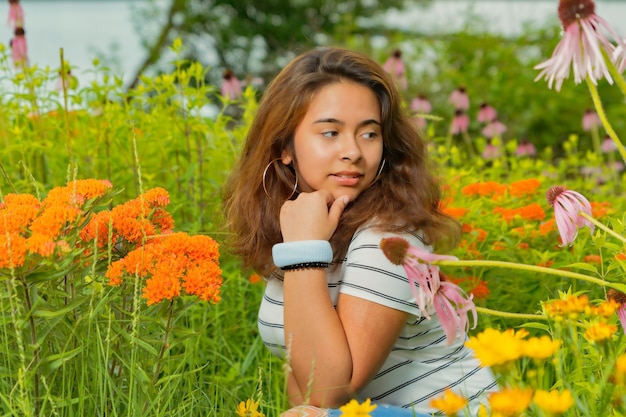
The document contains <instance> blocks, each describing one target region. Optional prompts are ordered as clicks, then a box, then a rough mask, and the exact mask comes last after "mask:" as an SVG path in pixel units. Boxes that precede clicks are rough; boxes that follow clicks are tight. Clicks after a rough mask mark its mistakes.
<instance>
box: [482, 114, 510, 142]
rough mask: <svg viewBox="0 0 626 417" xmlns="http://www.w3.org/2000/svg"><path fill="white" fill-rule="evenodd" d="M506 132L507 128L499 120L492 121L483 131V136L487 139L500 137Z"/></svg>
mask: <svg viewBox="0 0 626 417" xmlns="http://www.w3.org/2000/svg"><path fill="white" fill-rule="evenodd" d="M504 132H506V126H505V125H504V124H503V123H502V122H500V121H499V120H497V119H493V120H491V121H490V122H489V123H488V124H487V126H485V127H483V130H482V134H483V136H484V137H486V138H495V137H500V136H502V134H503V133H504Z"/></svg>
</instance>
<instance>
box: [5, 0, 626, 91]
mask: <svg viewBox="0 0 626 417" xmlns="http://www.w3.org/2000/svg"><path fill="white" fill-rule="evenodd" d="M21 3H22V7H23V9H24V14H25V29H26V39H27V41H28V48H29V58H30V63H31V64H37V65H39V66H43V67H45V66H50V67H51V68H58V67H59V66H60V58H59V49H60V48H63V50H64V56H65V60H66V61H69V62H70V64H71V65H72V66H75V67H77V68H78V72H77V73H76V74H75V75H76V76H78V77H79V81H80V80H81V78H83V79H84V78H88V77H89V75H88V74H87V73H85V71H86V70H88V69H90V68H91V67H92V60H93V58H94V57H96V56H103V57H105V58H108V64H109V65H110V66H111V67H112V69H113V70H114V71H115V73H117V74H119V75H120V76H122V77H123V79H124V82H125V83H128V82H129V81H130V78H132V77H133V75H134V72H135V71H136V70H137V69H138V67H139V66H140V64H141V62H142V60H143V59H144V58H145V56H144V54H145V52H144V50H143V48H142V46H141V44H140V38H139V35H138V34H137V33H136V31H135V29H134V26H133V19H132V17H133V9H134V8H137V7H139V6H141V4H142V3H143V0H100V1H98V0H80V1H56V0H22V2H21ZM168 3H169V1H166V0H160V4H162V5H163V6H165V5H167V4H168ZM596 4H597V7H596V12H597V13H598V14H599V15H600V16H602V17H604V18H605V19H606V20H607V21H608V22H609V23H610V24H611V25H612V26H613V27H614V28H615V29H616V30H617V31H618V33H619V34H621V35H623V36H626V2H624V1H609V0H606V1H596ZM557 6H558V0H534V1H532V0H530V1H516V0H500V1H497V0H475V1H472V0H435V1H434V2H433V5H432V6H431V7H430V8H428V9H425V10H424V9H420V8H415V9H413V10H411V11H409V12H403V13H398V12H397V11H394V10H390V11H388V12H387V13H386V14H385V15H384V17H383V18H382V19H383V21H384V22H385V23H386V24H388V25H390V26H396V27H399V28H404V29H413V28H418V29H419V31H421V32H431V33H443V32H450V31H455V30H458V29H460V28H462V27H463V25H464V24H465V22H466V21H467V19H468V17H469V18H471V16H473V15H476V16H480V17H482V18H483V19H485V20H487V21H488V22H489V29H490V30H491V31H493V32H497V33H503V34H507V35H512V34H516V33H519V32H520V31H521V30H522V28H523V25H524V23H525V22H533V23H536V24H538V25H542V24H546V23H554V24H557V23H558V18H557V15H556V9H557ZM7 14H8V3H7V2H3V4H2V6H0V17H1V16H3V15H4V16H6V15H7ZM150 26H155V25H154V24H153V23H152V22H151V23H150ZM11 37H12V33H11V31H10V29H9V27H8V26H6V25H5V32H4V36H3V39H0V42H1V43H4V44H5V45H8V43H9V40H10V39H11ZM209 64H210V63H209Z"/></svg>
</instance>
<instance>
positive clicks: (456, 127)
mask: <svg viewBox="0 0 626 417" xmlns="http://www.w3.org/2000/svg"><path fill="white" fill-rule="evenodd" d="M469 123H470V119H469V116H468V115H467V114H465V113H463V110H457V111H456V112H455V115H454V119H452V125H451V126H450V133H451V134H453V135H458V134H459V133H465V132H467V129H468V128H469Z"/></svg>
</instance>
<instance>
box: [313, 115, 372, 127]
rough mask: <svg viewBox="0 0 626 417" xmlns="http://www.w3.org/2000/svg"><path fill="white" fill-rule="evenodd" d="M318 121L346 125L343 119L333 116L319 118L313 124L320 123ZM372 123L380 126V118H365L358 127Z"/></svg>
mask: <svg viewBox="0 0 626 417" xmlns="http://www.w3.org/2000/svg"><path fill="white" fill-rule="evenodd" d="M318 123H336V124H339V125H344V124H345V123H344V122H342V121H341V120H339V119H335V118H332V117H329V118H327V119H318V120H316V121H314V122H313V124H318ZM371 124H374V125H378V126H380V125H381V123H380V122H379V121H378V120H376V119H367V120H363V121H362V122H360V123H359V124H358V125H357V127H363V126H367V125H371Z"/></svg>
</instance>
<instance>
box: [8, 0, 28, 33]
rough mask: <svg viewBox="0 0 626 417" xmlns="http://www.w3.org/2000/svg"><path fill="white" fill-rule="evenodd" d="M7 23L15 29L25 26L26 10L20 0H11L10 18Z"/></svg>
mask: <svg viewBox="0 0 626 417" xmlns="http://www.w3.org/2000/svg"><path fill="white" fill-rule="evenodd" d="M7 24H8V25H9V26H11V27H13V29H15V28H23V27H24V10H23V9H22V5H21V4H20V1H19V0H9V18H8V20H7Z"/></svg>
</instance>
